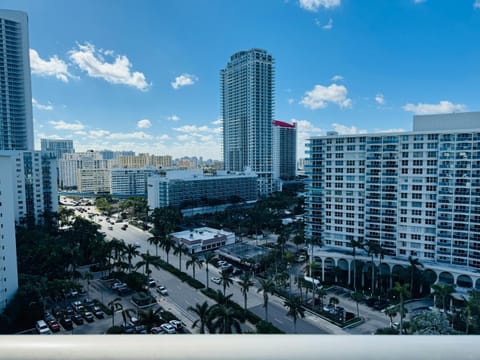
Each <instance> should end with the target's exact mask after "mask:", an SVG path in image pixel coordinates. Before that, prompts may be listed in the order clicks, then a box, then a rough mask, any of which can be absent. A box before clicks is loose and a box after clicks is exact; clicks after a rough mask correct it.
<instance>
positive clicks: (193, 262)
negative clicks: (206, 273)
mask: <svg viewBox="0 0 480 360" xmlns="http://www.w3.org/2000/svg"><path fill="white" fill-rule="evenodd" d="M185 265H187V269H188V268H189V267H190V266H191V267H192V274H193V278H194V279H195V267H197V266H198V267H199V268H202V262H201V261H200V259H199V257H198V255H197V254H195V253H193V254H191V255H190V260H188V261H187V262H186V264H185Z"/></svg>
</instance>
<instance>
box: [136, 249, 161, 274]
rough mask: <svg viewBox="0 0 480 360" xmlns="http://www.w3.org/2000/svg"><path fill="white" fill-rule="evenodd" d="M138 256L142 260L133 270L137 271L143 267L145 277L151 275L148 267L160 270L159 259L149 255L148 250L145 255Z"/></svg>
mask: <svg viewBox="0 0 480 360" xmlns="http://www.w3.org/2000/svg"><path fill="white" fill-rule="evenodd" d="M140 256H141V257H142V260H141V261H139V262H138V263H137V264H136V265H135V269H139V268H141V267H142V266H145V275H147V276H148V275H150V273H151V270H150V265H151V266H153V267H154V268H155V269H157V270H160V269H161V260H160V257H158V256H153V255H150V252H149V251H148V250H147V252H146V253H144V254H140Z"/></svg>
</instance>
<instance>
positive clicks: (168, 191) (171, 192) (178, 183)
mask: <svg viewBox="0 0 480 360" xmlns="http://www.w3.org/2000/svg"><path fill="white" fill-rule="evenodd" d="M147 183H148V186H147V196H148V206H149V207H150V209H155V208H157V207H165V206H176V207H181V208H185V207H200V206H208V205H209V204H213V203H225V202H228V201H230V200H231V199H234V198H235V199H237V200H238V201H242V202H255V201H256V200H257V175H256V174H255V173H253V172H242V173H234V172H231V173H230V172H224V171H219V172H217V174H216V175H204V174H203V172H202V171H201V170H172V171H167V172H166V175H165V176H159V175H154V176H150V177H149V178H148V180H147Z"/></svg>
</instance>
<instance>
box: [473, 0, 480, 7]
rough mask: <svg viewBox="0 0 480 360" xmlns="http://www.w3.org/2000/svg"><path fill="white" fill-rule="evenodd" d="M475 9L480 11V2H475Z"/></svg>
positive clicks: (476, 0)
mask: <svg viewBox="0 0 480 360" xmlns="http://www.w3.org/2000/svg"><path fill="white" fill-rule="evenodd" d="M473 8H474V9H480V0H475V2H474V3H473Z"/></svg>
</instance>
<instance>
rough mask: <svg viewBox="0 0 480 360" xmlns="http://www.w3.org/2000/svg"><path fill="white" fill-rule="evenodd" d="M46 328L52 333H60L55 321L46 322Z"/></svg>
mask: <svg viewBox="0 0 480 360" xmlns="http://www.w3.org/2000/svg"><path fill="white" fill-rule="evenodd" d="M47 324H48V327H49V328H50V330H52V332H59V331H60V324H59V323H58V322H57V320H50V321H48V322H47Z"/></svg>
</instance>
